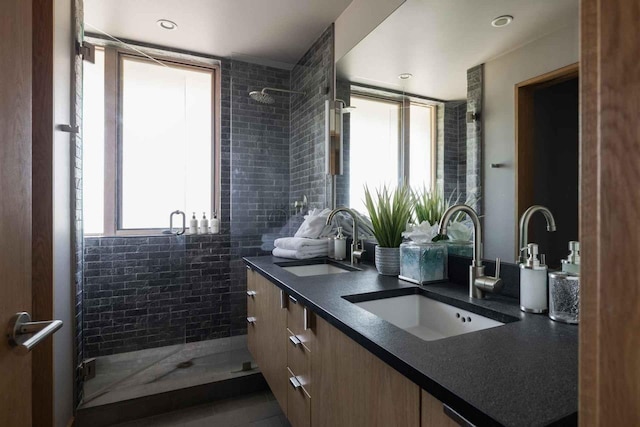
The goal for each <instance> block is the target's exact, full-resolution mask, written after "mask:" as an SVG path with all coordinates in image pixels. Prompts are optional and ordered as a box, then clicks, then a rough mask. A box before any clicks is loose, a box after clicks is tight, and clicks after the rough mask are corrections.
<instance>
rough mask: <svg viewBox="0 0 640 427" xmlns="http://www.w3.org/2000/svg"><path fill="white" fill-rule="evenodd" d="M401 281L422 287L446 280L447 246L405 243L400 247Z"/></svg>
mask: <svg viewBox="0 0 640 427" xmlns="http://www.w3.org/2000/svg"><path fill="white" fill-rule="evenodd" d="M398 277H399V278H400V279H402V280H406V281H408V282H413V283H417V284H419V285H424V284H425V283H429V282H434V281H439V280H446V279H447V245H444V244H442V243H439V242H438V243H414V242H406V243H403V244H401V245H400V276H398Z"/></svg>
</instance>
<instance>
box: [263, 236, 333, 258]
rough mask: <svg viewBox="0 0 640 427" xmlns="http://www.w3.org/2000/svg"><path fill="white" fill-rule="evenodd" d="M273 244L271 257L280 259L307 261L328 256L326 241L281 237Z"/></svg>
mask: <svg viewBox="0 0 640 427" xmlns="http://www.w3.org/2000/svg"><path fill="white" fill-rule="evenodd" d="M273 243H274V245H275V249H274V250H273V256H277V257H280V258H293V259H307V258H316V257H323V256H327V255H328V242H327V240H326V239H309V238H306V237H282V238H280V239H277V240H276V241H275V242H273Z"/></svg>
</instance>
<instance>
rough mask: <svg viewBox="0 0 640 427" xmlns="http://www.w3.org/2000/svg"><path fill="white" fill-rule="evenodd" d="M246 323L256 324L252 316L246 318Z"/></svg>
mask: <svg viewBox="0 0 640 427" xmlns="http://www.w3.org/2000/svg"><path fill="white" fill-rule="evenodd" d="M247 322H248V323H250V324H252V325H253V324H254V323H256V318H255V317H253V316H251V317H247Z"/></svg>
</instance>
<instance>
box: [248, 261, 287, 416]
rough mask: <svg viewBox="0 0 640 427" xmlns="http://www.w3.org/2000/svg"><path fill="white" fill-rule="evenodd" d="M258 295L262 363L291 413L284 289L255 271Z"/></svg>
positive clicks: (257, 326) (257, 324)
mask: <svg viewBox="0 0 640 427" xmlns="http://www.w3.org/2000/svg"><path fill="white" fill-rule="evenodd" d="M254 274H255V276H254V283H255V288H256V295H255V297H254V299H255V301H254V306H255V311H256V321H255V332H256V343H255V344H256V347H257V348H258V350H257V353H258V359H257V360H256V362H257V363H258V366H259V367H260V371H261V372H262V375H264V377H265V379H266V380H267V383H268V384H269V387H270V388H271V391H272V392H273V394H274V396H275V397H276V399H277V400H278V403H279V404H280V407H281V408H282V410H283V411H284V413H285V414H286V413H287V383H288V381H289V375H288V371H287V336H286V333H285V332H286V330H287V310H286V308H284V307H283V300H282V295H281V292H282V291H281V290H280V289H279V288H278V287H277V286H276V285H274V284H273V283H271V282H270V281H268V280H267V279H265V278H264V277H262V276H261V275H260V274H257V273H254Z"/></svg>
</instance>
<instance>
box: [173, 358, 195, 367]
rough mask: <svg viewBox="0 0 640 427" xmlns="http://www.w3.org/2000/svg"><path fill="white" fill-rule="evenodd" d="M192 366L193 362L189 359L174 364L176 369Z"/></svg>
mask: <svg viewBox="0 0 640 427" xmlns="http://www.w3.org/2000/svg"><path fill="white" fill-rule="evenodd" d="M192 366H193V362H192V361H191V360H187V361H186V362H180V363H178V364H177V365H176V368H178V369H186V368H190V367H192Z"/></svg>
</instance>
